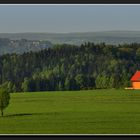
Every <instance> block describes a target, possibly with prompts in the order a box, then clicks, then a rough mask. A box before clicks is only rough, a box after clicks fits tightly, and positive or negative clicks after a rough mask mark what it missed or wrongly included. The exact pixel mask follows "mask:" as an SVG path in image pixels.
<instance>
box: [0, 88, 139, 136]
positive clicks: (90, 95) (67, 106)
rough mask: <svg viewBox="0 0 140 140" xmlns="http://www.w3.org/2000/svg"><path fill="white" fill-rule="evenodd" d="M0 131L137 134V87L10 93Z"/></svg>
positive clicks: (3, 132)
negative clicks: (132, 88)
mask: <svg viewBox="0 0 140 140" xmlns="http://www.w3.org/2000/svg"><path fill="white" fill-rule="evenodd" d="M0 134H140V91H139V90H114V89H112V90H86V91H55V92H29V93H13V94H11V100H10V105H9V106H8V107H7V108H6V109H5V110H4V117H0Z"/></svg>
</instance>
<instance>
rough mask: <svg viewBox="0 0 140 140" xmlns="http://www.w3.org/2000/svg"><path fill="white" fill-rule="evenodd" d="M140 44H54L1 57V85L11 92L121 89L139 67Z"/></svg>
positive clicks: (128, 83)
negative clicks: (49, 46) (43, 48)
mask: <svg viewBox="0 0 140 140" xmlns="http://www.w3.org/2000/svg"><path fill="white" fill-rule="evenodd" d="M139 61H140V44H136V43H133V44H123V45H118V46H117V45H116V46H115V45H107V44H105V43H100V44H94V43H90V42H88V43H85V44H82V45H81V46H75V45H67V44H64V45H56V46H54V47H53V48H48V49H45V50H41V51H39V52H28V53H24V54H21V55H19V54H6V55H3V56H1V57H0V84H3V83H6V82H7V81H8V82H9V83H8V86H7V87H9V89H10V92H16V91H46V90H47V91H53V90H80V89H95V88H104V89H105V88H124V87H126V86H130V78H131V76H132V75H133V74H134V73H135V71H136V70H139V69H140V63H139Z"/></svg>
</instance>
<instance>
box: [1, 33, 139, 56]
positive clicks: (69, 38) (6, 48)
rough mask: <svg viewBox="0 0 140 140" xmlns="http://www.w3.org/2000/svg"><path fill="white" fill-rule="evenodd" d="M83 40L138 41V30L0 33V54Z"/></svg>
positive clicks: (115, 42) (96, 41) (115, 43)
mask: <svg viewBox="0 0 140 140" xmlns="http://www.w3.org/2000/svg"><path fill="white" fill-rule="evenodd" d="M85 42H94V43H101V42H105V43H106V44H114V45H117V44H123V43H134V42H136V43H140V31H104V32H85V33H0V55H1V54H5V53H24V52H29V51H39V50H42V49H44V48H48V47H52V46H53V44H74V45H81V44H82V43H85Z"/></svg>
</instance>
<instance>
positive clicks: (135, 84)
mask: <svg viewBox="0 0 140 140" xmlns="http://www.w3.org/2000/svg"><path fill="white" fill-rule="evenodd" d="M131 82H132V88H133V89H140V71H136V73H135V74H134V75H133V76H132V77H131Z"/></svg>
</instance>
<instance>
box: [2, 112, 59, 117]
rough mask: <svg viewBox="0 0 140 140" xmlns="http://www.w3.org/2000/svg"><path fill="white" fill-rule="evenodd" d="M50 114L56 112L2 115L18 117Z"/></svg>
mask: <svg viewBox="0 0 140 140" xmlns="http://www.w3.org/2000/svg"><path fill="white" fill-rule="evenodd" d="M51 114H55V115H56V114H58V113H57V112H47V113H19V114H9V115H4V116H3V117H18V116H33V115H51ZM1 117H2V116H1Z"/></svg>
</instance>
